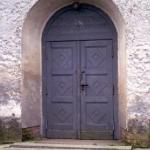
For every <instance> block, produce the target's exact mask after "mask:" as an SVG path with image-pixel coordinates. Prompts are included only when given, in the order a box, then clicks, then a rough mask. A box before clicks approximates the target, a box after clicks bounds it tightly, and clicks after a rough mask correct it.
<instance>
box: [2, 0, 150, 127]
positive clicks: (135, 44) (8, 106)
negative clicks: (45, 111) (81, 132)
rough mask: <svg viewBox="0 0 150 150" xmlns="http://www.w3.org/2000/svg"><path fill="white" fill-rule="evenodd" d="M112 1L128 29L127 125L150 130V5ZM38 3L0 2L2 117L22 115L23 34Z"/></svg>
mask: <svg viewBox="0 0 150 150" xmlns="http://www.w3.org/2000/svg"><path fill="white" fill-rule="evenodd" d="M113 1H114V3H115V4H116V5H117V7H118V8H119V10H120V12H121V14H122V16H123V18H124V20H125V27H126V54H127V101H128V102H127V116H128V125H129V126H133V125H134V124H135V121H134V120H135V119H137V120H138V122H139V123H137V124H136V125H140V126H142V127H143V128H145V129H150V123H149V122H150V121H149V120H150V1H149V0H132V1H131V0H113ZM36 2H37V0H11V1H10V0H3V1H1V2H0V54H1V55H0V117H2V116H3V117H10V116H12V117H17V118H19V117H20V115H21V107H20V105H21V82H22V73H21V70H22V67H21V31H22V27H23V22H24V19H25V17H26V15H27V12H28V11H29V10H30V8H31V7H32V6H33V5H34V4H35V3H36ZM132 120H133V121H132Z"/></svg>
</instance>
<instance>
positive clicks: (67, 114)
mask: <svg viewBox="0 0 150 150" xmlns="http://www.w3.org/2000/svg"><path fill="white" fill-rule="evenodd" d="M52 116H53V121H54V122H53V123H54V124H55V123H56V124H59V123H71V122H72V121H73V107H72V104H69V103H68V104H62V103H60V104H54V105H53V111H52Z"/></svg>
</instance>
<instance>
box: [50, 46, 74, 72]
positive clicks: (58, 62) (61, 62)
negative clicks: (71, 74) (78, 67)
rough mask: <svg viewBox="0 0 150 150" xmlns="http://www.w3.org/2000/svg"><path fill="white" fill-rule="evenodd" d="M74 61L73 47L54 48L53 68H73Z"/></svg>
mask: <svg viewBox="0 0 150 150" xmlns="http://www.w3.org/2000/svg"><path fill="white" fill-rule="evenodd" d="M72 61H73V59H72V49H71V48H65V49H64V48H61V49H59V48H57V49H53V61H52V63H53V70H57V69H61V70H63V69H65V70H66V69H71V68H72V65H73V62H72Z"/></svg>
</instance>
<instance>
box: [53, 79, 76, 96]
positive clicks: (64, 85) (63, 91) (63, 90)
mask: <svg viewBox="0 0 150 150" xmlns="http://www.w3.org/2000/svg"><path fill="white" fill-rule="evenodd" d="M53 82H54V83H53V85H54V87H53V95H55V96H72V86H73V85H72V77H71V76H54V77H53Z"/></svg>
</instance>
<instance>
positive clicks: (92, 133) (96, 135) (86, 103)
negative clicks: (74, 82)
mask: <svg viewBox="0 0 150 150" xmlns="http://www.w3.org/2000/svg"><path fill="white" fill-rule="evenodd" d="M81 72H82V79H81V82H83V84H85V85H86V86H85V87H84V88H83V87H81V88H82V89H81V138H83V139H112V138H113V101H112V41H105V40H97V41H83V42H81Z"/></svg>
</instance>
